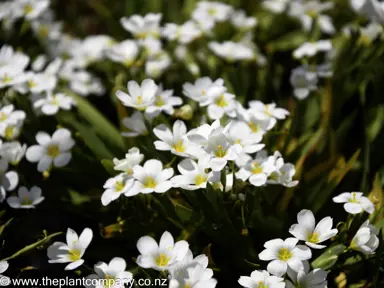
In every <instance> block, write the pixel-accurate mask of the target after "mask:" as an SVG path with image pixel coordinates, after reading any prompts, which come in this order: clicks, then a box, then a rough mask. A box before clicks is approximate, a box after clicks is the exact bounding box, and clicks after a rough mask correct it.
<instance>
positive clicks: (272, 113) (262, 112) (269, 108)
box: [248, 100, 289, 126]
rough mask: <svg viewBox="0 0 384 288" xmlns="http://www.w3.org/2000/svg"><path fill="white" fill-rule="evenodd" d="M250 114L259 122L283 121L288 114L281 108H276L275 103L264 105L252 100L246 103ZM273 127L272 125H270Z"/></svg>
mask: <svg viewBox="0 0 384 288" xmlns="http://www.w3.org/2000/svg"><path fill="white" fill-rule="evenodd" d="M248 105H249V107H250V108H249V109H250V110H251V113H253V114H254V116H255V117H257V118H258V119H259V120H269V119H273V118H274V119H278V120H282V119H285V118H286V116H287V115H289V112H288V111H287V110H285V109H283V108H277V107H276V104H275V103H270V104H264V103H263V102H261V101H257V100H253V101H250V102H249V103H248ZM271 126H274V125H271Z"/></svg>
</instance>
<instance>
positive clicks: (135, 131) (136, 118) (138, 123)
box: [121, 111, 148, 137]
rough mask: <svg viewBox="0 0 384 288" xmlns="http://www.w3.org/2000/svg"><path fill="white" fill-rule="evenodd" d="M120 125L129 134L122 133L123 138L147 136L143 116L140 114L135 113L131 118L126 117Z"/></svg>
mask: <svg viewBox="0 0 384 288" xmlns="http://www.w3.org/2000/svg"><path fill="white" fill-rule="evenodd" d="M122 123H123V125H124V126H125V127H127V128H128V129H129V130H131V131H130V132H122V133H121V135H123V136H124V137H137V136H139V135H148V130H147V127H146V126H145V122H144V116H143V114H142V113H141V112H139V111H136V112H135V113H133V114H132V116H131V117H126V118H124V119H123V120H122Z"/></svg>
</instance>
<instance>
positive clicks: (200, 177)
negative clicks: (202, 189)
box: [195, 175, 207, 186]
mask: <svg viewBox="0 0 384 288" xmlns="http://www.w3.org/2000/svg"><path fill="white" fill-rule="evenodd" d="M205 182H207V177H206V176H204V175H197V176H196V178H195V185H197V186H199V185H201V184H203V183H205Z"/></svg>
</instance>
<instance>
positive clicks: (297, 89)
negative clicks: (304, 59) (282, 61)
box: [290, 67, 317, 100]
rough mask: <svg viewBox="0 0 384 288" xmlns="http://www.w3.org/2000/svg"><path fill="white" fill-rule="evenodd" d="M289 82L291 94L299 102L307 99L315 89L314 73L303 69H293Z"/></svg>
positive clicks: (315, 77)
mask: <svg viewBox="0 0 384 288" xmlns="http://www.w3.org/2000/svg"><path fill="white" fill-rule="evenodd" d="M290 81H291V84H292V86H293V93H294V95H295V97H296V98H297V99H299V100H303V99H305V98H307V97H308V95H309V94H310V93H311V92H312V91H316V89H317V75H316V73H314V72H312V71H308V70H307V69H305V68H304V67H297V68H295V69H293V70H292V73H291V78H290Z"/></svg>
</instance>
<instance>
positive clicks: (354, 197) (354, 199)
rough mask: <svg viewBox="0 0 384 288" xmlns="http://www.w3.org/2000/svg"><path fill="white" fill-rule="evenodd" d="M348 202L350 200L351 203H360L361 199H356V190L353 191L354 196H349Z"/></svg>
mask: <svg viewBox="0 0 384 288" xmlns="http://www.w3.org/2000/svg"><path fill="white" fill-rule="evenodd" d="M348 202H350V203H360V201H359V200H357V199H356V192H352V198H349V200H348Z"/></svg>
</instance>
